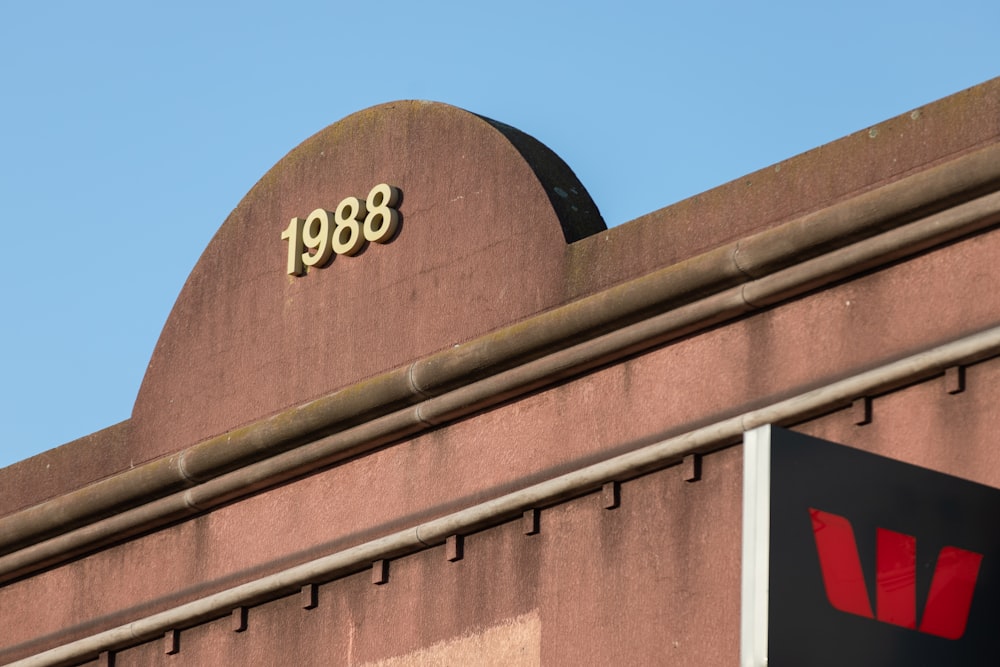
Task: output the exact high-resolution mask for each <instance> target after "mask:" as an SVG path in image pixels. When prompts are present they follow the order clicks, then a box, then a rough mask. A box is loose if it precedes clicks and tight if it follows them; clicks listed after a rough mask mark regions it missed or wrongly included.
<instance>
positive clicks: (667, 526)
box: [0, 80, 1000, 666]
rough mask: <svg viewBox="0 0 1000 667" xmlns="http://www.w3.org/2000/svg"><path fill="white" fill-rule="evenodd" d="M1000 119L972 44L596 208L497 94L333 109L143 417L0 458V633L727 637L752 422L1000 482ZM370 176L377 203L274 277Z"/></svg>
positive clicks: (255, 226)
mask: <svg viewBox="0 0 1000 667" xmlns="http://www.w3.org/2000/svg"><path fill="white" fill-rule="evenodd" d="M998 139H1000V80H994V81H991V82H988V83H986V84H983V85H981V86H978V87H976V88H973V89H970V90H968V91H965V92H962V93H959V94H957V95H955V96H953V97H950V98H947V99H945V100H941V101H939V102H935V103H933V104H931V105H928V106H927V107H924V108H921V109H918V110H915V111H913V112H910V113H907V114H905V115H902V116H900V117H897V118H895V119H892V120H889V121H886V122H885V123H882V124H880V125H878V126H876V127H873V128H869V129H866V130H864V131H862V132H859V133H857V134H855V135H851V136H849V137H846V138H844V139H841V140H840V141H837V142H834V143H832V144H830V145H827V146H824V147H822V148H819V149H816V150H814V151H811V152H809V153H806V154H804V155H801V156H798V157H796V158H792V159H790V160H787V161H785V162H782V163H781V164H779V165H775V166H773V167H770V168H768V169H764V170H762V171H760V172H757V173H754V174H751V175H749V176H747V177H745V178H743V179H740V180H737V181H734V182H732V183H729V184H727V185H725V186H722V187H720V188H717V189H715V190H712V191H710V192H707V193H705V194H702V195H698V196H696V197H694V198H692V199H689V200H686V201H684V202H681V203H678V204H676V205H673V206H670V207H668V208H665V209H663V210H660V211H656V212H653V213H650V214H649V215H647V216H644V217H642V218H640V219H637V220H634V221H632V222H629V223H627V224H624V225H622V226H620V227H616V228H614V229H611V230H605V229H604V225H603V222H602V221H601V219H600V215H599V214H598V213H597V209H596V207H595V206H594V204H593V202H592V201H591V200H590V197H589V196H588V195H587V193H586V190H585V189H584V187H583V185H582V184H581V183H579V182H578V181H577V179H576V178H575V176H573V174H572V172H571V171H570V169H569V168H568V167H567V166H566V165H564V164H563V163H562V162H561V160H559V159H558V158H557V157H556V156H555V155H553V154H552V153H551V152H549V151H548V150H547V149H545V148H544V147H543V146H541V145H540V144H538V143H537V142H535V141H534V140H533V139H531V138H529V137H526V136H525V135H523V134H521V133H519V132H517V131H516V130H513V129H512V128H509V127H507V126H504V125H502V124H500V123H495V122H493V121H489V120H487V119H484V118H481V117H478V116H475V115H473V114H470V113H468V112H465V111H461V110H459V109H455V108H452V107H448V106H445V105H439V104H430V103H418V102H401V103H395V104H389V105H384V106H380V107H376V108H373V109H369V110H366V111H363V112H360V113H358V114H355V115H353V116H351V117H349V118H347V119H344V120H342V121H340V122H339V123H337V124H335V125H332V126H330V127H329V128H327V129H325V130H323V131H322V132H320V133H319V134H317V135H316V136H314V137H312V138H311V139H309V140H307V141H306V142H304V143H303V144H302V145H301V146H299V147H298V148H296V149H295V150H293V151H292V152H291V153H289V155H288V156H287V157H286V158H285V159H283V160H282V161H281V162H279V163H278V164H277V165H276V166H275V167H274V168H273V169H272V170H271V171H270V172H269V173H268V174H267V175H265V176H264V178H262V179H261V181H260V182H259V183H258V184H257V185H256V186H255V187H254V188H253V189H252V190H251V191H250V193H249V194H248V195H247V197H246V198H245V199H244V200H243V202H241V203H240V205H239V206H238V207H237V208H236V210H235V211H234V212H233V213H232V215H231V216H230V217H229V218H228V219H227V220H226V222H225V223H224V224H223V226H222V227H221V229H220V230H219V232H218V233H217V235H216V237H215V238H214V239H213V240H212V242H211V243H210V244H209V246H208V248H207V249H206V250H205V253H204V255H203V256H202V258H201V259H200V261H199V263H198V265H197V266H196V267H195V269H194V271H193V272H192V274H191V276H190V278H189V279H188V282H187V284H186V285H185V287H184V289H183V291H182V293H181V295H180V297H179V298H178V301H177V303H176V305H175V307H174V310H173V312H172V313H171V315H170V318H169V320H168V322H167V324H166V326H165V327H164V330H163V334H162V336H161V338H160V341H159V343H158V344H157V347H156V350H155V351H154V353H153V357H152V359H151V361H150V365H149V369H148V370H147V373H146V377H145V380H144V382H143V385H142V388H141V390H140V392H139V396H138V398H137V400H136V404H135V407H134V410H133V413H132V417H131V419H129V420H128V421H126V422H123V423H121V424H118V425H115V426H112V427H110V428H108V429H106V430H104V431H101V432H98V433H95V434H93V435H90V436H87V437H85V438H82V439H80V440H78V441H75V442H72V443H69V444H66V445H64V446H62V447H60V448H57V449H55V450H52V451H50V452H46V453H44V454H41V455H39V456H37V457H34V458H32V459H29V460H26V461H23V462H21V463H19V464H16V465H14V466H11V467H9V468H6V469H4V470H2V471H0V488H3V489H4V490H5V492H4V494H3V496H2V504H0V609H2V610H3V612H2V615H3V621H4V622H3V624H2V626H3V627H2V630H0V663H3V664H7V663H15V664H24V665H74V664H91V663H100V664H116V665H179V664H184V665H219V664H234V665H235V664H302V665H320V664H322V665H331V664H338V665H339V664H342V665H352V666H354V665H359V666H360V665H384V666H395V665H417V664H449V665H452V664H484V665H605V664H634V665H660V664H662V665H719V666H729V665H735V664H739V661H740V658H739V651H740V580H741V539H740V536H741V520H742V497H741V493H742V479H743V467H742V466H743V457H742V446H741V437H742V435H741V434H742V433H743V432H744V431H746V430H748V429H750V428H753V427H755V426H759V425H761V424H766V423H775V424H780V425H784V426H789V427H792V428H794V429H796V430H799V431H802V432H805V433H809V434H813V435H818V436H820V437H824V438H827V439H830V440H834V441H838V442H843V443H846V444H848V445H851V446H854V447H858V448H862V449H866V450H869V451H873V452H878V453H882V454H885V455H888V456H891V457H894V458H897V459H900V460H904V461H908V462H911V463H916V464H919V465H922V466H927V467H930V468H933V469H936V470H940V471H943V472H947V473H950V474H953V475H957V476H960V477H964V478H967V479H971V480H975V481H978V482H982V483H985V484H988V485H991V486H995V487H1000V453H998V451H1000V450H998V448H997V447H995V446H994V440H995V437H996V436H995V433H996V432H997V427H998V426H1000V411H997V410H996V409H995V408H994V407H993V406H995V405H996V404H997V401H998V399H1000V389H998V387H1000V384H998V383H997V382H994V381H993V380H994V379H996V376H998V375H1000V362H998V361H997V357H998V355H1000V329H998V327H1000V290H997V289H995V288H994V285H995V284H997V283H998V281H1000V263H998V262H997V261H996V258H997V257H998V256H1000V232H998V231H997V230H996V226H997V223H998V222H1000V192H998V191H1000V142H998ZM379 183H388V184H390V185H393V186H395V187H397V188H399V190H400V191H401V192H402V197H401V199H400V201H399V203H398V204H397V205H396V206H397V208H398V212H399V214H400V216H401V219H402V222H401V225H400V228H399V230H398V232H397V233H396V235H395V237H394V238H393V239H392V240H391V241H390V242H388V243H385V244H379V243H370V244H368V245H367V246H366V247H364V249H363V250H361V251H360V252H359V253H358V254H357V255H354V256H346V255H344V256H336V257H334V258H333V260H332V261H331V262H330V263H329V265H328V266H325V267H323V268H317V267H312V268H310V269H309V270H308V271H307V272H306V273H305V274H304V275H298V276H296V275H289V273H288V272H287V271H286V256H287V252H288V251H287V248H288V245H287V242H286V240H283V239H282V238H281V233H282V231H283V230H284V229H285V228H286V226H287V225H289V220H290V219H292V218H293V217H302V218H305V217H306V216H309V214H310V212H311V211H313V210H315V209H318V208H323V209H326V210H330V211H333V210H334V209H335V208H336V207H337V205H338V202H340V201H342V200H343V199H344V198H345V197H350V196H353V197H358V198H360V199H364V198H365V196H366V194H367V193H369V191H370V190H371V189H372V187H373V186H375V185H376V184H379ZM18 661H22V662H18Z"/></svg>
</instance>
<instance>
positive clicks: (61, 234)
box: [0, 0, 1000, 466]
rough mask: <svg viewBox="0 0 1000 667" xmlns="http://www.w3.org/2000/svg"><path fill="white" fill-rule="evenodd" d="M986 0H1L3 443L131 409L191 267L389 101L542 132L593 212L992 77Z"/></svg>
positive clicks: (30, 446) (8, 448)
mask: <svg viewBox="0 0 1000 667" xmlns="http://www.w3.org/2000/svg"><path fill="white" fill-rule="evenodd" d="M998 29H1000V3H998V2H996V0H979V1H971V0H953V1H952V2H948V3H943V2H923V1H915V2H905V3H904V2H881V3H880V2H877V1H875V2H853V1H841V2H837V3H805V2H784V1H776V2H769V3H759V4H754V3H735V2H732V3H728V2H711V1H710V2H702V3H670V2H630V1H628V0H624V1H619V2H615V3H606V4H605V3H593V2H579V1H578V2H573V3H570V2H544V0H534V1H531V2H528V1H522V0H507V1H505V2H502V3H489V4H486V3H474V2H468V1H466V2H434V1H433V0H428V2H423V3H415V2H397V1H395V0H390V1H388V2H382V3H379V4H378V5H374V4H369V3H337V2H295V1H294V0H290V1H288V2H285V3H281V4H280V7H279V4H278V3H273V4H271V3H260V2H253V1H248V2H240V3H235V2H233V3H225V2H216V3H206V2H188V1H186V0H175V1H174V2H170V3H156V4H153V3H139V2H101V1H100V0H95V2H92V3H79V2H60V1H58V0H57V1H54V2H48V3H28V2H14V1H13V0H10V1H9V2H3V3H0V100H2V104H0V224H2V225H3V229H4V231H5V234H4V239H5V241H4V244H3V248H4V256H5V257H4V261H3V262H2V264H0V271H2V273H0V303H2V305H3V313H4V316H3V326H2V327H0V466H4V465H8V464H10V463H12V462H14V461H17V460H20V459H23V458H26V457H28V456H31V455H33V454H35V453H38V452H40V451H43V450H45V449H48V448H50V447H54V446H57V445H59V444H62V443H64V442H68V441H70V440H73V439H75V438H77V437H81V436H84V435H86V434H88V433H91V432H93V431H96V430H99V429H101V428H103V427H105V426H110V425H111V424H114V423H116V422H118V421H121V420H123V419H127V418H128V416H129V414H130V412H131V409H132V403H133V401H134V399H135V395H136V393H137V391H138V388H139V384H140V382H141V381H142V376H143V373H144V372H145V368H146V364H147V362H148V360H149V357H150V354H151V353H152V350H153V347H154V345H155V344H156V340H157V337H158V336H159V332H160V329H161V328H162V326H163V323H164V321H165V320H166V318H167V315H168V314H169V312H170V309H171V307H172V305H173V302H174V299H175V298H176V297H177V294H178V293H179V292H180V289H181V286H182V285H183V283H184V281H185V279H186V277H187V275H188V273H189V272H190V270H191V268H192V267H193V266H194V264H195V262H196V261H197V259H198V256H199V255H200V254H201V252H202V250H203V249H204V248H205V246H206V245H207V243H208V241H209V239H210V238H211V237H212V235H213V234H214V233H215V231H216V230H217V229H218V227H219V226H220V225H221V224H222V221H223V220H224V219H225V217H226V216H227V215H228V213H229V212H230V211H231V210H232V209H233V208H234V207H235V206H236V205H237V204H238V203H239V201H240V199H241V198H242V197H243V195H244V194H245V193H246V192H247V191H248V190H249V189H250V187H251V186H253V184H254V183H255V182H256V181H257V180H258V179H259V178H260V177H261V176H262V175H263V174H264V173H265V172H266V171H267V170H268V169H270V168H271V166H272V165H273V164H274V163H275V162H277V161H278V159H280V158H281V157H282V156H283V155H284V154H285V153H287V152H288V151H290V150H291V149H292V148H294V147H295V146H296V145H297V144H298V143H299V142H301V141H302V140H303V139H305V138H306V137H308V136H310V135H312V134H314V133H315V132H317V131H318V130H320V129H322V128H323V127H325V126H326V125H329V124H330V123H333V122H335V121H337V120H338V119H340V118H342V117H344V116H346V115H348V114H350V113H353V112H355V111H358V110H360V109H363V108H366V107H369V106H372V105H374V104H378V103H381V102H386V101H390V100H394V99H413V98H416V99H430V100H437V101H441V102H447V103H450V104H454V105H456V106H460V107H463V108H466V109H469V110H470V111H474V112H476V113H480V114H483V115H486V116H490V117H492V118H495V119H497V120H500V121H503V122H505V123H508V124H510V125H513V126H515V127H517V128H519V129H521V130H524V131H526V132H528V133H529V134H532V135H533V136H535V137H536V138H538V139H540V140H541V141H542V142H544V143H546V144H547V145H548V146H550V147H551V148H552V149H553V150H555V151H556V152H557V153H558V154H559V155H560V156H562V158H563V159H564V160H566V162H567V163H568V164H569V165H570V166H571V167H572V168H573V169H574V170H575V171H576V173H577V175H578V176H579V177H580V179H581V181H582V182H583V183H584V184H585V185H586V186H587V188H588V189H589V190H590V193H591V195H592V196H593V197H594V200H595V201H596V202H597V204H598V206H599V208H600V209H601V211H602V213H603V214H604V217H605V219H606V220H607V222H608V223H609V224H612V225H613V224H619V223H623V222H626V221H628V220H630V219H633V218H635V217H638V216H640V215H642V214H644V213H648V212H649V211H652V210H655V209H658V208H661V207H663V206H667V205H669V204H671V203H673V202H676V201H678V200H680V199H683V198H685V197H688V196H690V195H693V194H696V193H698V192H701V191H704V190H706V189H709V188H711V187H713V186H716V185H719V184H721V183H724V182H726V181H729V180H731V179H733V178H736V177H738V176H740V175H742V174H745V173H747V172H750V171H753V170H755V169H758V168H761V167H764V166H767V165H769V164H772V163H774V162H778V161H780V160H782V159H785V158H787V157H790V156H792V155H795V154H798V153H801V152H803V151H806V150H808V149H810V148H813V147H816V146H818V145H821V144H823V143H826V142H828V141H831V140H833V139H836V138H838V137H840V136H843V135H845V134H849V133H851V132H854V131H856V130H860V129H863V128H865V127H867V126H869V125H873V124H875V123H878V122H879V121H882V120H885V119H886V118H889V117H892V116H895V115H898V114H900V113H903V112H905V111H908V110H910V109H912V108H914V107H918V106H921V105H923V104H926V103H928V102H931V101H933V100H935V99H938V98H940V97H944V96H946V95H949V94H952V93H955V92H958V91H959V90H962V89H964V88H967V87H969V86H972V85H975V84H977V83H981V82H983V81H986V80H988V79H990V78H993V77H995V76H997V75H1000V40H998V39H997V33H998Z"/></svg>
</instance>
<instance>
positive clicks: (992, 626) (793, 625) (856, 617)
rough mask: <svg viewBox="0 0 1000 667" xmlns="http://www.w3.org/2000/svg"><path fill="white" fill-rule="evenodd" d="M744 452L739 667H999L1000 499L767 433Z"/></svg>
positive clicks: (761, 431) (945, 478)
mask: <svg viewBox="0 0 1000 667" xmlns="http://www.w3.org/2000/svg"><path fill="white" fill-rule="evenodd" d="M744 446H745V450H744V456H745V476H744V537H743V539H744V543H743V610H742V614H743V619H742V626H743V627H742V640H741V643H742V645H741V653H742V659H741V662H742V665H743V666H744V667H764V666H765V665H766V666H767V667H828V666H829V667H843V666H844V665H852V667H869V666H871V667H893V666H896V665H900V666H902V665H905V666H906V667H915V666H921V665H927V666H934V667H941V666H942V665H961V666H962V667H974V666H977V665H991V666H992V665H998V664H1000V490H998V489H994V488H991V487H988V486H984V485H982V484H976V483H973V482H968V481H965V480H962V479H959V478H956V477H952V476H950V475H945V474H942V473H938V472H934V471H932V470H927V469H925V468H920V467H917V466H913V465H909V464H905V463H901V462H899V461H894V460H892V459H888V458H885V457H882V456H877V455H874V454H870V453H867V452H864V451H861V450H857V449H853V448H850V447H846V446H843V445H838V444H834V443H831V442H827V441H825V440H820V439H818V438H813V437H810V436H806V435H802V434H799V433H794V432H792V431H787V430H784V429H780V428H777V427H773V426H764V427H761V428H758V429H755V430H754V431H751V432H748V433H747V434H746V437H745V440H744Z"/></svg>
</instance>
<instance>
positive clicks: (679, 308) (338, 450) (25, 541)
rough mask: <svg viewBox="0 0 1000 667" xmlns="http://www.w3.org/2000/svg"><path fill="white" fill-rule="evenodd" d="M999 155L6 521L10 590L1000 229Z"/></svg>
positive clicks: (632, 285)
mask: <svg viewBox="0 0 1000 667" xmlns="http://www.w3.org/2000/svg"><path fill="white" fill-rule="evenodd" d="M997 190H1000V145H991V146H988V147H985V148H981V149H978V150H976V151H974V152H971V153H968V154H965V155H963V156H961V157H958V158H956V159H953V160H951V161H949V162H946V163H943V164H940V165H937V166H935V167H932V168H930V169H927V170H924V171H921V172H918V173H915V174H912V175H910V176H908V177H906V178H903V179H901V180H898V181H895V182H893V183H890V184H888V185H885V186H882V187H880V188H878V189H875V190H871V191H867V192H865V193H863V194H860V195H857V196H855V197H853V198H851V199H848V200H845V201H842V202H840V203H838V204H836V205H833V206H830V207H828V208H826V209H823V210H821V211H817V212H814V213H811V214H809V215H805V216H803V217H801V218H798V219H795V220H792V221H790V222H788V223H786V224H783V225H781V226H779V227H776V228H773V229H769V230H767V231H764V232H761V233H758V234H755V235H753V236H750V237H747V238H744V239H741V240H739V241H737V242H734V243H730V244H727V245H725V246H721V247H719V248H716V249H714V250H712V251H709V252H706V253H704V254H702V255H699V256H697V257H694V258H691V259H689V260H686V261H683V262H680V263H678V264H676V265H673V266H670V267H666V268H663V269H660V270H657V271H654V272H651V273H649V274H647V275H644V276H641V277H639V278H636V279H634V280H631V281H628V282H625V283H622V284H619V285H616V286H614V287H611V288H609V289H606V290H603V291H601V292H598V293H596V294H592V295H590V296H587V297H584V298H581V299H579V300H577V301H574V302H572V303H569V304H566V305H564V306H561V307H558V308H554V309H552V310H549V311H547V312H544V313H541V314H539V315H536V316H533V317H531V318H528V319H526V320H523V321H521V322H517V323H515V324H512V325H510V326H508V327H505V328H504V329H501V330H498V331H495V332H493V333H491V334H488V335H485V336H481V337H480V338H477V339H475V340H473V341H470V342H468V343H465V344H462V345H456V346H455V347H453V348H449V349H446V350H443V351H441V352H438V353H436V354H433V355H430V356H428V357H425V358H423V359H419V360H417V361H415V362H413V363H412V364H408V365H406V366H404V367H401V368H397V369H395V370H392V371H389V372H387V373H384V374H382V375H379V376H377V377H374V378H371V379H369V380H365V381H362V382H359V383H357V384H355V385H353V386H350V387H347V388H345V389H342V390H339V391H337V392H334V393H332V394H330V395H328V396H325V397H323V398H320V399H317V400H315V401H311V402H309V403H307V404H305V405H302V406H298V407H296V408H293V409H290V410H287V411H284V412H282V413H280V414H277V415H274V416H272V417H269V418H267V419H264V420H261V421H259V422H256V423H253V424H250V425H247V426H244V427H242V428H239V429H236V430H233V431H231V432H229V433H226V434H224V435H221V436H218V437H215V438H211V439H209V440H206V441H203V442H201V443H198V444H196V445H193V446H191V447H189V448H187V449H185V450H183V451H181V452H179V453H177V454H173V455H170V456H167V457H164V458H161V459H157V460H155V461H152V462H149V463H146V464H142V465H140V466H138V467H136V468H134V469H131V470H128V471H126V472H123V473H120V474H117V475H115V476H112V477H109V478H107V479H104V480H101V481H99V482H96V483H94V484H91V485H89V486H86V487H84V488H81V489H78V490H75V491H72V492H69V493H66V494H64V495H61V496H58V497H55V498H52V499H50V500H47V501H45V502H42V503H39V504H37V505H34V506H32V507H28V508H25V509H22V510H20V511H17V512H15V513H13V514H10V515H8V516H5V517H2V518H0V554H3V555H2V556H0V581H2V580H10V579H12V578H16V577H20V576H24V575H25V574H28V573H30V572H32V571H34V570H36V569H38V568H40V567H45V566H48V565H52V564H55V563H58V562H61V561H63V560H65V559H68V558H72V557H74V556H77V555H79V554H82V553H86V552H88V551H91V550H93V549H96V548H99V547H100V546H102V545H105V544H108V543H110V542H112V541H118V540H121V539H124V538H126V537H129V536H132V535H136V534H138V533H140V532H145V531H148V530H151V529H154V528H156V527H158V526H162V525H165V524H167V523H171V522H175V521H177V520H178V519H182V518H184V517H187V516H193V515H195V514H198V513H201V512H203V511H206V510H209V509H211V508H213V507H217V506H219V505H221V504H222V503H225V502H229V501H231V500H233V499H235V498H239V497H243V496H246V495H249V494H252V493H255V492H257V491H260V490H261V489H264V488H268V487H270V486H273V485H275V484H278V483H281V482H284V481H287V480H289V479H292V478H295V477H298V476H301V475H304V474H308V473H309V472H311V471H313V470H316V469H318V468H320V467H323V466H327V465H330V464H332V463H335V462H337V461H339V460H342V459H344V458H347V457H349V456H356V455H358V454H360V453H363V452H365V451H370V450H372V449H374V448H377V447H381V446H384V445H385V444H387V443H391V442H393V441H396V440H399V439H401V438H405V437H407V436H409V435H412V434H414V433H418V432H420V431H422V430H424V429H427V428H429V427H431V426H434V425H439V424H443V423H447V422H448V421H450V420H454V419H456V418H459V417H463V416H466V415H468V414H471V413H473V412H475V411H477V410H481V409H484V408H486V407H489V406H492V405H496V404H498V403H500V402H502V401H505V400H509V399H510V398H512V397H516V396H519V395H523V394H525V393H527V392H530V391H534V390H536V389H538V388H541V387H544V386H547V385H550V384H553V383H555V382H558V381H560V380H562V379H565V378H566V377H569V376H573V375H577V374H580V373H583V372H586V371H587V370H589V369H591V368H594V367H596V366H598V365H601V364H606V363H608V362H610V361H613V360H615V359H620V358H622V357H625V356H627V355H630V354H634V353H636V352H640V351H642V350H645V349H649V348H651V347H653V346H656V345H659V344H662V343H664V342H667V341H669V340H672V339H675V338H678V337H680V336H684V335H688V334H690V333H692V332H695V331H698V330H701V329H704V328H706V327H709V326H712V325H715V324H717V323H719V322H723V321H726V320H729V319H732V318H734V317H738V316H741V315H743V314H746V313H749V312H752V311H754V310H757V309H760V308H764V307H768V306H770V305H773V304H775V303H778V302H780V301H782V300H785V299H788V298H791V297H794V296H796V295H799V294H803V293H805V292H807V291H810V290H813V289H815V288H817V287H819V286H822V285H824V284H829V283H831V282H834V281H837V280H841V279H843V278H845V277H848V276H850V275H853V274H855V273H858V272H861V271H866V270H870V269H872V268H874V267H877V266H880V265H883V264H886V263H888V262H892V261H895V260H897V259H900V258H902V257H906V256H908V255H912V254H915V253H918V252H921V251H923V250H925V249H927V248H930V247H933V246H935V245H938V244H941V243H946V242H948V241H951V240H954V239H956V238H959V237H961V236H964V235H968V234H972V233H974V232H976V231H978V230H981V229H983V228H985V227H988V226H991V225H995V224H997V223H998V222H1000V193H997Z"/></svg>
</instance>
